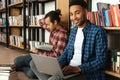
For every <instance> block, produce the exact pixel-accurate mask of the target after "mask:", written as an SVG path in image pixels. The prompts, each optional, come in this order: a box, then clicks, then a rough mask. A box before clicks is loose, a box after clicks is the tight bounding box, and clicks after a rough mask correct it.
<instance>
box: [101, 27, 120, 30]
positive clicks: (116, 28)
mask: <svg viewBox="0 0 120 80" xmlns="http://www.w3.org/2000/svg"><path fill="white" fill-rule="evenodd" d="M103 28H104V29H105V30H120V27H103Z"/></svg>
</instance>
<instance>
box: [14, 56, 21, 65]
mask: <svg viewBox="0 0 120 80" xmlns="http://www.w3.org/2000/svg"><path fill="white" fill-rule="evenodd" d="M20 62H21V56H19V57H16V58H15V59H14V64H15V66H16V65H18V64H20Z"/></svg>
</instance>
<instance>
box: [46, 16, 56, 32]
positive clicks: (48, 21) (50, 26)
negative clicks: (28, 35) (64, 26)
mask: <svg viewBox="0 0 120 80" xmlns="http://www.w3.org/2000/svg"><path fill="white" fill-rule="evenodd" d="M45 24H46V25H47V27H48V28H49V29H50V32H52V31H53V30H54V29H55V28H56V26H55V24H53V23H52V22H51V21H50V18H49V17H47V18H45Z"/></svg>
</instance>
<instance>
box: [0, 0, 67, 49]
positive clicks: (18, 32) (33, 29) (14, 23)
mask: <svg viewBox="0 0 120 80" xmlns="http://www.w3.org/2000/svg"><path fill="white" fill-rule="evenodd" d="M1 1H2V2H3V3H4V6H2V7H0V18H1V17H2V15H3V14H4V16H5V17H4V18H5V20H6V25H4V26H3V25H0V33H1V31H2V33H3V31H4V30H5V31H6V33H5V34H4V35H5V41H1V40H0V42H1V43H4V44H5V45H6V46H7V47H13V48H20V49H22V50H28V51H29V48H30V46H29V45H30V44H29V41H39V42H45V43H48V41H49V39H48V36H49V33H48V32H47V31H45V30H43V29H42V28H40V27H39V24H37V25H36V23H35V24H31V23H30V17H35V16H39V15H45V14H46V13H47V12H48V11H50V10H55V9H56V8H57V9H61V11H63V9H64V8H63V7H62V2H64V3H65V4H66V7H68V0H67V2H66V1H65V0H61V1H60V0H0V6H1ZM62 14H63V15H62V16H64V17H65V18H64V19H65V20H62V22H63V24H64V25H66V28H69V27H68V20H69V17H68V9H67V10H66V11H65V9H64V11H63V12H62ZM66 16H67V17H66ZM31 35H35V36H32V37H31ZM16 40H18V41H20V42H19V43H17V42H16Z"/></svg>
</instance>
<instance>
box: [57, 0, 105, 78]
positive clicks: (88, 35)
mask: <svg viewBox="0 0 120 80" xmlns="http://www.w3.org/2000/svg"><path fill="white" fill-rule="evenodd" d="M69 9H70V10H69V11H70V19H71V21H72V22H73V23H74V25H75V26H74V27H73V29H72V30H71V32H70V36H69V40H68V44H67V46H66V47H65V49H64V51H63V53H62V55H61V56H60V57H59V63H60V65H61V67H62V70H63V73H64V74H69V73H81V74H83V75H84V76H85V78H86V79H87V80H105V73H104V70H105V62H106V51H107V37H106V33H105V31H104V30H103V29H102V27H100V26H96V25H94V24H92V23H90V22H89V21H88V20H87V4H86V2H85V1H83V0H70V4H69ZM78 79H80V80H85V79H82V78H78ZM69 80H70V79H69Z"/></svg>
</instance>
